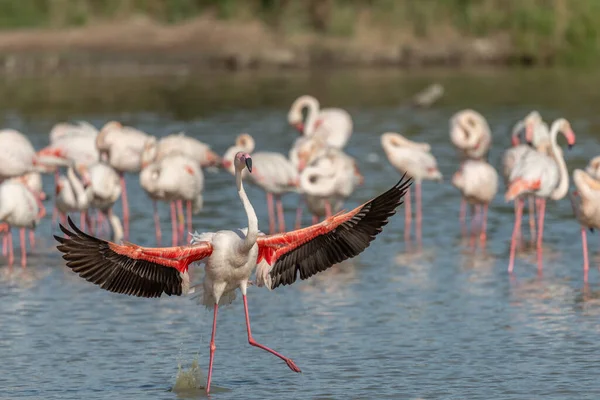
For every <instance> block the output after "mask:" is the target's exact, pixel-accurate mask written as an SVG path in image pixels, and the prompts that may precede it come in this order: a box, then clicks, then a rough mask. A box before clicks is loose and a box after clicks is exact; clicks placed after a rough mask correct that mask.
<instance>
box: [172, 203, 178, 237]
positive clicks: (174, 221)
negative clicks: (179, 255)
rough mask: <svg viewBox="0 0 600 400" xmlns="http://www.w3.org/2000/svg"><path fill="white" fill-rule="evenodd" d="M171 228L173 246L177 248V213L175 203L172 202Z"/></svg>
mask: <svg viewBox="0 0 600 400" xmlns="http://www.w3.org/2000/svg"><path fill="white" fill-rule="evenodd" d="M171 228H172V229H173V236H172V239H173V246H177V211H175V202H174V201H172V202H171Z"/></svg>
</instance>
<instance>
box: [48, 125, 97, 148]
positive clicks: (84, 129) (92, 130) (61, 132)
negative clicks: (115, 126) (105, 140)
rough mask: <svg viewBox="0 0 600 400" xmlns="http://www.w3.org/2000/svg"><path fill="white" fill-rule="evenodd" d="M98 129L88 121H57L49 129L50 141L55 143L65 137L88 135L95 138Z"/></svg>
mask: <svg viewBox="0 0 600 400" xmlns="http://www.w3.org/2000/svg"><path fill="white" fill-rule="evenodd" d="M97 135H98V129H96V127H95V126H94V125H92V124H90V123H89V122H85V121H78V122H76V123H74V124H72V123H69V122H59V123H58V124H56V125H54V126H53V127H52V129H51V130H50V143H55V142H56V141H58V140H61V139H63V138H66V137H71V138H72V137H75V136H90V137H93V138H96V136H97Z"/></svg>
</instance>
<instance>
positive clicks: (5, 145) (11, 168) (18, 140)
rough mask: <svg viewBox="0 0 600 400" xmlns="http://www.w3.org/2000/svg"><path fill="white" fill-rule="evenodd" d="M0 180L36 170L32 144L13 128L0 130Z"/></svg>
mask: <svg viewBox="0 0 600 400" xmlns="http://www.w3.org/2000/svg"><path fill="white" fill-rule="evenodd" d="M0 149H2V151H0V181H1V180H4V179H8V178H13V177H15V176H22V175H25V174H26V173H28V172H31V171H35V170H37V168H36V165H37V157H36V154H35V150H34V148H33V145H32V144H31V142H30V141H29V139H27V137H26V136H25V135H23V134H22V133H21V132H18V131H16V130H14V129H2V130H0Z"/></svg>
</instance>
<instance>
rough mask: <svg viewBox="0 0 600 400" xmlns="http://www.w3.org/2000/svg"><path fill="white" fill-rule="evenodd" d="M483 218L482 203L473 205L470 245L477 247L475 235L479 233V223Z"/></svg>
mask: <svg viewBox="0 0 600 400" xmlns="http://www.w3.org/2000/svg"><path fill="white" fill-rule="evenodd" d="M480 218H481V204H476V205H475V206H474V207H473V216H472V217H471V234H470V235H469V245H470V246H471V247H472V248H475V235H476V234H477V225H478V223H479V219H480Z"/></svg>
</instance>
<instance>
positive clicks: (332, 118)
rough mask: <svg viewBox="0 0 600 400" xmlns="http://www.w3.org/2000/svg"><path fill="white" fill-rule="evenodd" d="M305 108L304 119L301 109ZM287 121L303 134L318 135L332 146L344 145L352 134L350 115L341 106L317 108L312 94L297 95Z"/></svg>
mask: <svg viewBox="0 0 600 400" xmlns="http://www.w3.org/2000/svg"><path fill="white" fill-rule="evenodd" d="M305 108H306V109H307V110H308V112H307V114H306V120H303V116H302V110H304V109H305ZM288 123H289V124H290V125H292V126H293V127H295V128H296V129H298V131H299V132H300V133H303V134H304V135H305V136H313V135H314V136H319V137H321V138H322V139H324V140H325V142H326V143H327V144H328V145H329V146H332V147H336V148H338V149H341V148H343V147H344V146H346V143H347V142H348V139H350V135H352V117H350V114H348V112H347V111H346V110H343V109H341V108H324V109H319V101H318V100H317V99H315V98H314V97H312V96H308V95H304V96H300V97H298V98H297V99H296V100H295V101H294V103H293V104H292V106H291V107H290V111H289V112H288Z"/></svg>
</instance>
